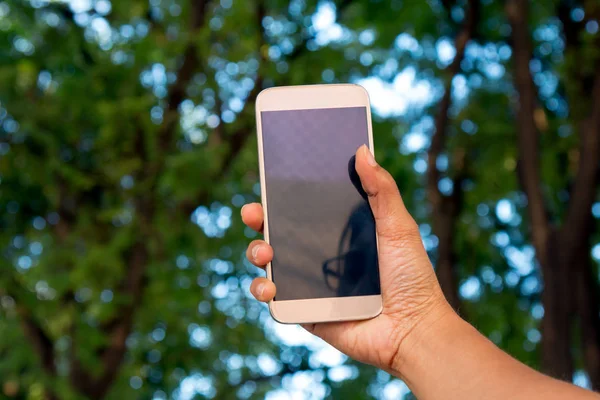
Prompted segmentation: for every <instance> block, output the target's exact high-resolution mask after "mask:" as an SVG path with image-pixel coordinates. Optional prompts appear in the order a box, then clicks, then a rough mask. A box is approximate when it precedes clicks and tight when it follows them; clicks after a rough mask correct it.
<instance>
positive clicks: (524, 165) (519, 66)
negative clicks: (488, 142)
mask: <svg viewBox="0 0 600 400" xmlns="http://www.w3.org/2000/svg"><path fill="white" fill-rule="evenodd" d="M506 14H507V16H508V20H509V22H510V25H511V28H512V42H513V54H514V69H515V86H516V89H517V92H518V94H519V107H518V109H517V136H518V140H517V142H518V147H519V149H518V150H519V164H518V165H519V179H520V182H521V187H522V188H523V190H524V192H525V194H526V195H527V199H528V203H529V206H528V207H527V210H528V213H529V220H530V222H531V231H532V237H533V244H534V247H535V249H536V252H537V255H538V259H539V260H540V262H541V263H542V265H545V264H546V262H545V261H546V258H547V256H546V254H547V251H546V247H547V246H546V244H547V242H548V237H549V234H550V224H549V222H548V210H547V207H546V203H545V201H544V195H543V192H542V185H541V174H540V170H539V165H540V155H539V132H538V131H537V128H536V125H535V120H534V113H535V103H536V89H535V86H534V83H533V78H532V76H531V73H530V70H529V62H530V61H531V58H532V44H531V38H530V35H529V30H528V14H529V6H528V2H527V1H521V0H508V1H507V2H506Z"/></svg>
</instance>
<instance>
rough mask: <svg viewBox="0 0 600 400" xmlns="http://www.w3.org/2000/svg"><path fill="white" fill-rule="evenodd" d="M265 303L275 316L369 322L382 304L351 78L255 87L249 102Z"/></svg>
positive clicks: (358, 90)
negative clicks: (268, 249) (270, 287)
mask: <svg viewBox="0 0 600 400" xmlns="http://www.w3.org/2000/svg"><path fill="white" fill-rule="evenodd" d="M256 121H257V134H258V155H259V168H260V184H261V197H262V206H263V210H264V236H265V240H266V241H267V242H268V243H269V244H270V245H271V246H272V247H273V252H274V256H273V260H272V261H271V263H270V264H269V265H267V277H268V278H269V279H271V280H272V281H273V282H275V285H276V286H277V294H276V296H275V299H273V300H272V301H271V302H270V303H269V310H270V312H271V315H272V316H273V318H274V319H275V320H277V321H278V322H281V323H317V322H331V321H346V320H359V319H368V318H372V317H375V316H377V315H378V314H379V313H380V312H381V309H382V300H381V288H380V281H379V265H378V257H377V235H376V231H375V220H374V218H373V214H372V212H371V208H370V206H369V202H368V198H367V195H366V193H365V192H364V190H363V188H362V186H361V184H360V178H359V177H358V174H357V173H356V170H355V167H354V155H355V153H356V150H357V149H358V148H359V147H360V146H362V145H363V144H365V145H367V146H368V147H369V150H370V151H371V152H372V151H373V134H372V128H371V111H370V106H369V96H368V94H367V92H366V90H365V89H363V88H362V87H360V86H358V85H350V84H347V85H346V84H341V85H310V86H289V87H275V88H270V89H266V90H263V91H262V92H261V93H260V94H259V96H258V97H257V100H256Z"/></svg>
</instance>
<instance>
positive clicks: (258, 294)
mask: <svg viewBox="0 0 600 400" xmlns="http://www.w3.org/2000/svg"><path fill="white" fill-rule="evenodd" d="M264 291H265V284H264V283H259V284H258V286H257V287H256V297H262V295H263V292H264Z"/></svg>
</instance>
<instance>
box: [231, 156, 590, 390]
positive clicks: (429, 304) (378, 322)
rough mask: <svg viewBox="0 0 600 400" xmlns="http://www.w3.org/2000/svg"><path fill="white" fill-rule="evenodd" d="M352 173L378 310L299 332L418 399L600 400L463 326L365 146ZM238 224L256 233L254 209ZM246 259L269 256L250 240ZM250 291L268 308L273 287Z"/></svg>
mask: <svg viewBox="0 0 600 400" xmlns="http://www.w3.org/2000/svg"><path fill="white" fill-rule="evenodd" d="M356 170H357V172H358V174H359V176H360V179H361V183H362V186H363V189H364V190H365V192H367V194H368V195H369V204H370V206H371V209H372V210H373V215H374V216H375V222H376V227H377V234H378V241H379V268H380V276H381V292H382V298H383V311H382V313H381V314H380V315H379V316H377V317H375V318H373V319H370V320H364V321H352V322H337V323H320V324H311V325H305V326H304V328H305V329H307V330H308V331H309V332H311V333H312V334H314V335H316V336H318V337H320V338H322V339H323V340H325V341H326V342H328V343H329V344H331V345H332V346H334V347H335V348H337V349H338V350H340V351H341V352H343V353H345V354H347V355H348V356H349V357H351V358H353V359H355V360H358V361H361V362H364V363H367V364H371V365H374V366H376V367H378V368H381V369H383V370H386V371H388V372H389V373H391V374H392V375H394V376H396V377H398V378H400V379H402V380H404V381H405V383H406V384H407V385H408V386H409V388H410V389H411V390H412V391H413V393H414V394H415V395H416V396H417V397H418V398H419V399H424V400H427V399H481V398H486V399H507V398H511V399H564V398H569V399H598V398H600V396H598V395H596V394H594V393H592V392H590V391H586V390H584V389H581V388H579V387H576V386H573V385H570V384H568V383H565V382H562V381H558V380H556V379H553V378H550V377H547V376H545V375H543V374H541V373H539V372H536V371H534V370H533V369H531V368H529V367H527V366H525V365H524V364H522V363H520V362H519V361H517V360H515V359H514V358H512V357H510V356H509V355H508V354H506V353H504V352H502V351H501V350H500V349H498V348H497V347H496V346H495V345H494V344H493V343H491V342H490V341H489V340H488V339H487V338H486V337H485V336H483V335H481V334H480V333H479V332H477V330H475V329H474V328H473V327H472V326H471V325H469V324H468V323H467V322H465V321H464V320H462V319H461V318H460V317H459V316H458V315H457V314H456V313H455V312H454V311H453V309H452V308H451V307H450V306H449V304H448V302H447V301H446V299H445V298H444V295H443V293H442V290H441V288H440V285H439V283H438V281H437V278H436V276H435V273H434V270H433V267H432V265H431V262H430V261H429V257H428V256H427V252H426V251H425V249H424V247H423V244H422V241H421V236H420V234H419V230H418V227H417V224H416V223H415V221H414V219H413V218H412V217H411V215H410V214H409V213H408V211H407V210H406V207H405V206H404V203H403V202H402V198H401V196H400V192H399V190H398V187H397V185H396V182H395V181H394V179H393V178H392V176H391V175H390V174H389V173H388V172H387V171H386V170H384V169H383V168H381V167H380V166H379V165H378V164H377V163H376V162H375V159H374V158H373V156H372V154H371V152H370V151H369V150H368V148H367V147H366V146H362V147H360V148H359V149H358V150H357V152H356ZM242 220H243V221H244V223H245V224H246V225H248V226H249V227H250V228H252V229H254V230H256V231H258V232H261V231H262V226H263V210H262V207H261V205H260V204H258V203H252V204H247V205H245V206H244V207H243V208H242ZM246 255H247V257H248V259H249V260H250V261H251V262H252V263H253V264H254V265H256V266H258V267H261V268H264V267H265V266H266V265H267V264H268V263H269V262H270V261H271V260H272V258H273V249H272V248H271V246H269V245H268V244H267V243H266V242H264V241H263V240H254V241H252V242H251V243H250V245H249V246H248V250H247V253H246ZM250 291H251V292H252V294H253V295H254V297H255V298H256V299H257V300H259V301H262V302H269V301H270V300H272V299H273V297H275V292H276V287H275V284H274V283H273V282H271V281H270V280H268V279H266V278H256V279H255V280H254V282H253V283H252V285H251V287H250Z"/></svg>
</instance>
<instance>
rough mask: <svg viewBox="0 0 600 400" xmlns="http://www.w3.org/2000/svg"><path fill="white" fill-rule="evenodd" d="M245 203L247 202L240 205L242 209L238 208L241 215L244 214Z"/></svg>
mask: <svg viewBox="0 0 600 400" xmlns="http://www.w3.org/2000/svg"><path fill="white" fill-rule="evenodd" d="M247 205H248V204H244V205H243V206H242V209H241V210H240V214H242V215H243V214H244V208H245V207H246V206H247Z"/></svg>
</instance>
